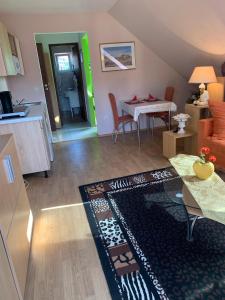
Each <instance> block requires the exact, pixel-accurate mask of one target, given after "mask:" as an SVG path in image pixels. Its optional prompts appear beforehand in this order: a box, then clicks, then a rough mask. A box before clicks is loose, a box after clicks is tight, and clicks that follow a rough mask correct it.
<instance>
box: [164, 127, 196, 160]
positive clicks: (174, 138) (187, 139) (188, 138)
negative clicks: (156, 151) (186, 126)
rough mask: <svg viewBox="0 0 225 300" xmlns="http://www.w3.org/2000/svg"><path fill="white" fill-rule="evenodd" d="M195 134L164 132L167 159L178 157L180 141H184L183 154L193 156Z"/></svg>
mask: <svg viewBox="0 0 225 300" xmlns="http://www.w3.org/2000/svg"><path fill="white" fill-rule="evenodd" d="M194 136H195V133H192V132H190V131H188V132H185V133H184V134H178V133H174V132H173V131H164V132H163V155H164V156H165V157H167V158H171V157H174V156H176V155H177V154H178V153H177V152H178V149H177V148H178V147H177V146H178V145H177V144H178V140H180V139H184V151H182V152H183V153H187V154H193V152H195V151H194V150H195V149H194V139H193V137H194Z"/></svg>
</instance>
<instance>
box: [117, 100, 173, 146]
mask: <svg viewBox="0 0 225 300" xmlns="http://www.w3.org/2000/svg"><path fill="white" fill-rule="evenodd" d="M120 108H121V110H122V115H124V114H125V113H127V114H129V115H131V116H132V117H133V118H134V121H135V122H136V123H137V131H138V145H139V148H140V145H141V139H140V116H141V115H142V114H147V113H153V112H164V111H168V113H169V129H170V128H171V113H172V112H175V111H177V105H176V103H174V102H172V101H167V100H160V99H157V100H154V101H149V100H135V101H133V100H121V101H120Z"/></svg>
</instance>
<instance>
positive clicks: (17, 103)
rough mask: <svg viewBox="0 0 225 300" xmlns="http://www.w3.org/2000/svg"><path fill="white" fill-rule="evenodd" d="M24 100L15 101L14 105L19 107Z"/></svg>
mask: <svg viewBox="0 0 225 300" xmlns="http://www.w3.org/2000/svg"><path fill="white" fill-rule="evenodd" d="M24 100H26V99H25V98H23V99H21V100H16V105H21V104H22V102H23V101H24Z"/></svg>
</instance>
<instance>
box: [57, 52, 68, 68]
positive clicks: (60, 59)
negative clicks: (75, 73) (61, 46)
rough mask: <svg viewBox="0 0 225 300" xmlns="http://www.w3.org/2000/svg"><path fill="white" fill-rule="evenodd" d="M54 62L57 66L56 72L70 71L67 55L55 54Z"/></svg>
mask: <svg viewBox="0 0 225 300" xmlns="http://www.w3.org/2000/svg"><path fill="white" fill-rule="evenodd" d="M56 62H57V66H58V70H59V71H60V72H62V71H71V64H70V56H69V54H57V55H56Z"/></svg>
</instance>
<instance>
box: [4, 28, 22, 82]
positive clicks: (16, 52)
mask: <svg viewBox="0 0 225 300" xmlns="http://www.w3.org/2000/svg"><path fill="white" fill-rule="evenodd" d="M17 74H20V75H24V68H23V61H22V56H21V51H20V45H19V40H18V39H17V38H16V37H15V36H13V35H12V34H10V33H8V31H7V28H6V27H5V25H4V24H3V23H1V22H0V76H10V75H17Z"/></svg>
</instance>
